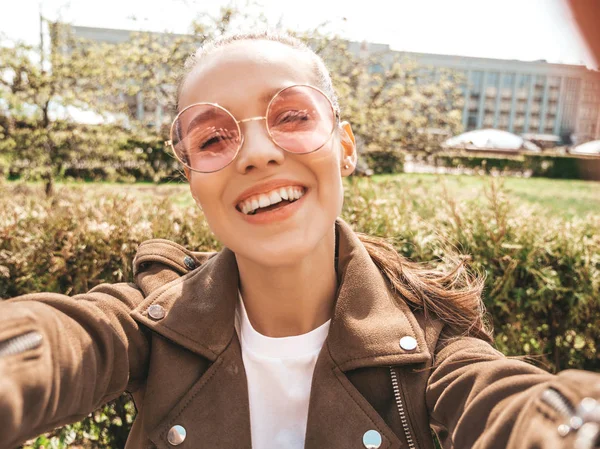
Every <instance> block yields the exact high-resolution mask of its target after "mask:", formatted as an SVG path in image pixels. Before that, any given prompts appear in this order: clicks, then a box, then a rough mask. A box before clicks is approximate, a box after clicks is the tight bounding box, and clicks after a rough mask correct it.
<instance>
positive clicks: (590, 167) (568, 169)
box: [432, 153, 600, 180]
mask: <svg viewBox="0 0 600 449" xmlns="http://www.w3.org/2000/svg"><path fill="white" fill-rule="evenodd" d="M432 159H433V163H434V165H436V166H438V167H450V168H470V169H482V170H483V171H484V172H485V173H491V172H492V171H494V170H497V171H499V172H528V171H529V172H530V174H531V176H535V177H543V178H554V179H588V180H600V157H593V156H590V157H585V156H579V157H577V156H557V155H544V154H521V155H517V156H510V157H508V156H507V157H501V156H497V155H490V156H485V155H481V154H478V155H469V154H465V153H458V154H435V155H433V156H432Z"/></svg>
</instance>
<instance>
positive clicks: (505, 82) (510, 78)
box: [502, 73, 515, 87]
mask: <svg viewBox="0 0 600 449" xmlns="http://www.w3.org/2000/svg"><path fill="white" fill-rule="evenodd" d="M514 82H515V74H514V73H505V74H504V75H503V76H502V86H503V87H512V85H513V83H514Z"/></svg>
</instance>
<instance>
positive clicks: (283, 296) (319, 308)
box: [236, 233, 337, 337]
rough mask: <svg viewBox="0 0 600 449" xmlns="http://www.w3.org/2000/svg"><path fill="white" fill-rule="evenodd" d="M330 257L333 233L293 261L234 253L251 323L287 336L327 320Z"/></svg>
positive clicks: (332, 277)
mask: <svg viewBox="0 0 600 449" xmlns="http://www.w3.org/2000/svg"><path fill="white" fill-rule="evenodd" d="M334 257H335V235H334V233H330V234H328V235H327V236H326V237H325V238H323V239H322V240H321V241H320V242H319V244H318V245H317V247H316V248H315V249H314V250H313V251H311V252H310V253H309V254H308V255H307V256H306V257H305V258H303V259H301V260H299V261H298V262H297V263H295V264H293V265H286V266H282V267H269V266H264V265H259V264H256V263H255V262H253V261H251V260H248V259H245V258H243V257H239V256H236V259H237V263H238V269H239V273H240V291H241V294H242V298H243V299H244V307H245V308H246V312H247V314H248V318H249V319H250V322H251V323H252V327H254V329H255V330H256V331H257V332H260V333H261V334H263V335H266V336H268V337H289V336H293V335H301V334H305V333H307V332H310V331H311V330H313V329H316V328H317V327H319V326H320V325H322V324H323V323H325V322H326V321H327V320H329V319H330V318H331V316H332V314H333V308H334V303H335V294H336V291H337V276H336V272H335V264H334Z"/></svg>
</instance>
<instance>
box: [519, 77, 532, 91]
mask: <svg viewBox="0 0 600 449" xmlns="http://www.w3.org/2000/svg"><path fill="white" fill-rule="evenodd" d="M530 82H531V75H520V76H519V87H523V88H529V83H530Z"/></svg>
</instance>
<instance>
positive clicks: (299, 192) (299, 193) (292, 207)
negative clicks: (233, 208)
mask: <svg viewBox="0 0 600 449" xmlns="http://www.w3.org/2000/svg"><path fill="white" fill-rule="evenodd" d="M278 192H280V193H278ZM290 193H291V195H290ZM281 194H285V195H288V199H283V198H281V196H280V195H281ZM308 195H309V191H308V190H305V189H303V188H301V187H296V188H294V187H289V188H287V189H286V188H280V189H276V190H273V191H271V192H270V196H268V195H264V194H261V195H259V196H260V199H261V200H263V201H265V202H263V203H261V204H264V205H265V206H260V205H259V207H258V208H257V209H254V210H253V211H252V212H244V211H243V210H242V211H239V210H238V213H239V214H240V215H241V217H242V218H243V219H244V220H245V221H246V222H248V223H250V224H267V223H274V222H278V221H283V220H286V219H288V218H289V217H291V216H292V215H294V214H295V213H296V212H297V211H298V209H300V208H301V207H302V206H303V205H304V203H305V202H306V197H307V196H308ZM275 197H277V198H275ZM252 198H253V199H252V202H256V201H257V200H256V197H252ZM290 198H292V199H290ZM269 201H272V202H270V203H269V204H266V202H269ZM245 204H247V203H245ZM249 207H253V206H249ZM244 210H247V209H244Z"/></svg>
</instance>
